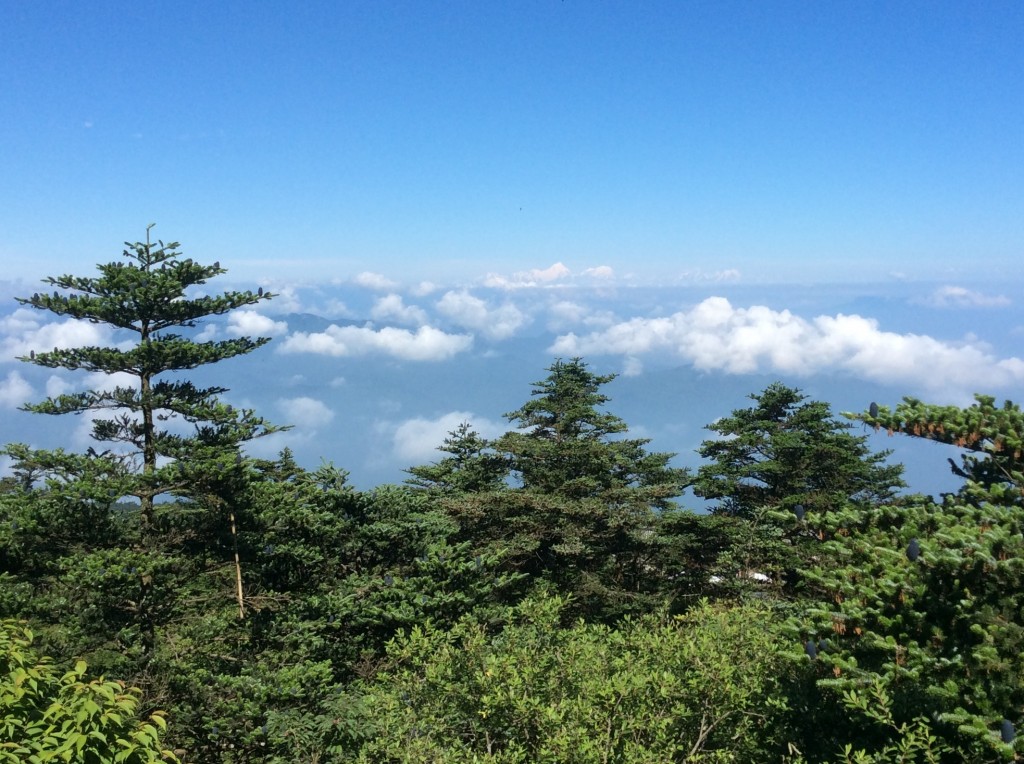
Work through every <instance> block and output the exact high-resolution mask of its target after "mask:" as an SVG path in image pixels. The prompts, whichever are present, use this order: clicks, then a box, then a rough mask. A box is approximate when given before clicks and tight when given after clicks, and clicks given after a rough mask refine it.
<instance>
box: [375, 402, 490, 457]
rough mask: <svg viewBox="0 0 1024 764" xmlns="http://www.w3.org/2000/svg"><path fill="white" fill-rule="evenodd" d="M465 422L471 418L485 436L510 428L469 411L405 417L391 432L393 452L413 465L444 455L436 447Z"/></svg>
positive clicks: (475, 427) (474, 425)
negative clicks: (434, 416)
mask: <svg viewBox="0 0 1024 764" xmlns="http://www.w3.org/2000/svg"><path fill="white" fill-rule="evenodd" d="M463 422H469V423H470V425H471V426H472V428H473V429H474V430H476V431H477V432H478V433H480V435H482V436H483V437H485V438H495V437H497V436H498V435H501V434H502V433H504V432H505V430H506V429H508V428H507V427H505V426H503V425H502V424H501V423H499V422H492V421H489V420H487V419H479V418H477V417H475V416H474V415H473V414H471V413H470V412H468V411H451V412H449V413H447V414H442V415H441V416H439V417H437V418H436V419H425V418H423V417H416V418H413V419H406V420H405V421H404V422H402V423H401V424H399V425H398V426H397V427H395V431H394V435H393V436H392V443H393V451H394V454H395V456H396V457H397V458H399V459H402V460H403V461H404V462H405V463H406V464H410V465H412V464H426V463H429V462H435V461H437V460H438V459H442V458H443V457H444V454H442V453H440V452H439V451H438V450H437V448H438V446H440V445H441V444H442V443H443V442H444V439H445V438H446V437H447V436H448V433H450V432H452V431H453V430H455V429H456V428H458V426H459V425H460V424H462V423H463Z"/></svg>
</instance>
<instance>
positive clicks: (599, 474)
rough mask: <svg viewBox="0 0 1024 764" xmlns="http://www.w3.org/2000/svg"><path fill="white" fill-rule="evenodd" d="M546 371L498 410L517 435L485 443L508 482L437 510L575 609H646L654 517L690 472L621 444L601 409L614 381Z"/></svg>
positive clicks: (572, 367) (620, 428) (566, 366)
mask: <svg viewBox="0 0 1024 764" xmlns="http://www.w3.org/2000/svg"><path fill="white" fill-rule="evenodd" d="M548 371H549V372H550V374H549V376H548V377H547V378H546V379H544V380H542V381H540V382H537V383H535V387H534V389H533V396H534V397H533V398H532V399H531V400H530V401H528V402H527V403H526V404H524V405H523V406H522V407H521V408H519V409H517V410H516V411H513V412H510V413H509V414H506V417H507V418H508V419H509V421H510V422H512V423H513V424H515V425H517V429H515V430H512V431H510V432H507V433H506V434H505V435H503V436H502V437H500V438H498V439H497V440H496V441H494V443H493V444H492V445H493V449H494V451H495V452H496V454H497V455H498V456H499V457H501V459H502V460H503V462H504V463H506V464H508V465H509V468H510V470H511V473H512V486H505V485H504V484H503V485H502V486H500V487H498V488H497V489H495V490H487V491H482V492H478V493H474V494H466V495H464V496H462V497H460V498H458V499H453V500H451V501H447V502H445V503H444V506H445V507H446V509H447V511H449V513H450V514H452V516H453V517H454V518H455V519H456V520H457V522H458V523H459V526H460V535H459V537H460V538H462V539H465V540H468V541H470V542H472V543H473V545H474V547H475V548H476V549H477V550H478V551H481V552H484V553H492V552H497V551H500V553H501V554H503V555H504V559H505V561H506V564H507V565H509V566H510V567H512V568H513V569H514V570H516V571H518V572H524V573H527V574H529V575H531V576H532V577H534V578H540V579H546V580H549V581H552V582H553V583H555V584H556V585H557V586H559V587H561V588H562V589H564V590H565V591H568V592H571V593H573V594H574V595H575V597H576V604H577V606H578V607H579V608H580V609H581V610H582V611H584V612H586V613H588V614H590V615H595V616H599V617H609V618H610V617H614V616H615V615H617V614H621V613H622V612H627V611H629V610H631V609H634V608H636V607H637V605H638V603H639V602H640V601H644V602H645V603H646V604H649V603H648V602H647V601H646V600H645V599H644V597H643V595H645V594H651V593H652V592H653V591H654V590H655V589H656V588H657V583H658V582H657V577H656V576H653V575H651V573H652V570H653V569H654V566H655V565H656V562H657V556H658V551H659V546H658V535H657V532H656V526H657V524H658V516H657V514H656V510H661V509H665V508H667V507H669V506H670V499H671V498H672V497H675V496H677V495H679V494H680V493H681V492H682V490H683V487H684V486H685V483H686V479H687V475H686V472H685V470H682V469H677V468H673V467H670V466H668V462H669V460H670V459H671V458H672V456H673V455H672V454H667V453H653V452H648V451H647V450H646V448H645V447H646V444H647V443H648V441H647V440H644V439H631V438H626V437H622V436H623V434H624V433H626V431H627V429H628V428H627V426H626V424H625V422H623V421H622V420H621V419H620V418H619V417H617V416H615V415H613V414H610V413H608V412H605V411H603V410H601V407H602V406H603V405H604V404H605V403H607V401H608V397H607V396H605V395H604V394H603V393H601V392H600V389H601V387H602V386H603V385H605V384H607V383H608V382H611V381H612V380H613V379H614V375H598V374H594V373H593V372H592V371H590V369H588V367H587V364H586V363H585V362H584V361H583V360H582V359H579V358H574V359H572V360H571V361H568V362H566V361H562V360H556V361H555V363H554V364H553V365H552V366H550V367H549V368H548Z"/></svg>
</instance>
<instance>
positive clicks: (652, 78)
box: [0, 0, 1024, 485]
mask: <svg viewBox="0 0 1024 764" xmlns="http://www.w3.org/2000/svg"><path fill="white" fill-rule="evenodd" d="M1022 39H1024V4H1021V3H1019V2H987V3H984V4H980V3H957V2H947V3H941V4H938V3H913V2H903V3H888V2H886V3H882V2H878V3H873V2H831V3H814V2H770V3H768V2H766V3H755V2H671V3H661V2H649V3H611V2H604V3H601V2H587V3H583V2H579V1H578V0H565V2H551V1H548V2H529V1H528V0H523V1H521V2H514V3H504V4H499V3H480V2H465V3H459V2H447V3H434V4H428V3H420V2H409V3H403V2H387V3H385V2H354V1H353V2H344V3H335V2H305V3H302V4H295V3H270V2H259V3H254V2H245V3H242V2H221V3H198V2H178V3H174V4H171V3H155V2H134V3H127V2H95V3H89V4H72V3H54V2H32V3H29V2H23V3H17V2H9V3H3V4H0V115H2V117H3V118H2V119H0V147H2V149H0V262H2V263H3V268H2V270H0V351H2V355H0V409H2V413H3V416H2V417H0V442H9V441H12V440H30V441H32V443H33V445H42V446H52V445H60V444H64V443H66V442H68V439H69V438H70V440H71V444H72V445H73V446H75V447H84V445H85V444H86V443H87V439H85V430H83V427H82V426H81V425H82V423H78V424H77V425H74V426H73V427H72V428H71V430H70V432H71V434H70V435H69V426H68V425H67V424H66V423H65V424H63V425H61V424H60V423H54V422H46V423H45V424H41V423H39V420H38V417H37V418H33V417H31V416H30V415H28V414H24V413H21V412H18V411H17V410H16V408H17V406H18V405H19V404H20V403H21V402H24V401H26V400H37V399H39V398H40V397H42V396H45V395H46V394H56V393H59V392H61V391H64V390H68V389H81V388H82V387H84V386H88V385H90V384H95V385H101V384H104V383H103V382H102V381H100V380H94V379H93V380H83V379H81V378H78V377H75V375H70V374H62V373H54V372H52V371H51V370H42V369H36V368H34V367H29V366H28V365H26V364H21V363H18V362H17V361H15V359H14V357H15V356H16V355H18V354H23V353H27V351H28V350H29V349H30V348H33V347H38V348H50V347H53V346H54V345H73V344H75V343H78V344H82V343H92V342H97V343H107V342H117V341H120V339H121V338H118V337H116V336H114V335H112V334H109V333H104V332H102V331H100V330H99V329H98V328H97V327H94V326H77V325H72V324H71V323H68V322H61V321H52V320H50V319H49V318H48V317H46V316H45V315H41V314H38V313H33V312H32V311H28V310H26V309H23V308H19V307H18V306H17V304H16V303H15V302H14V301H13V297H14V296H19V295H25V294H31V293H32V292H33V291H36V289H37V288H38V286H37V285H38V280H39V279H40V278H42V277H43V276H47V275H55V274H58V273H65V272H70V273H76V274H80V275H86V274H89V273H91V272H92V268H93V265H94V264H95V263H98V262H107V261H110V260H115V259H117V258H118V257H119V255H120V251H121V248H122V242H123V241H125V240H126V239H127V240H133V241H134V240H137V239H140V238H143V237H144V235H145V227H146V225H147V224H148V223H151V222H156V223H157V228H156V229H155V233H156V235H157V236H159V237H161V238H163V239H165V240H168V241H170V240H177V241H180V242H181V243H182V249H183V251H184V252H185V254H186V255H188V256H191V257H193V258H195V259H197V260H199V261H201V262H207V263H210V262H213V261H215V260H217V261H219V262H220V263H221V264H222V265H224V266H225V267H226V268H228V269H229V273H228V275H227V276H226V277H224V278H223V280H222V283H220V284H218V285H217V286H220V287H221V288H229V287H242V288H252V287H254V286H255V285H256V284H259V285H262V286H264V287H265V288H268V289H270V290H271V291H273V292H275V293H277V294H279V297H278V298H277V299H275V300H273V301H271V302H270V303H269V304H267V305H266V306H265V309H264V310H262V311H261V312H258V313H245V314H242V315H240V316H238V317H237V318H234V319H232V320H231V321H224V322H220V323H216V324H214V325H211V326H210V327H209V328H208V329H207V330H204V331H207V332H208V334H207V335H206V336H209V337H224V336H229V335H230V334H231V333H232V332H234V333H240V332H241V333H251V334H267V335H269V336H273V337H275V341H274V343H272V345H271V346H269V348H267V349H264V350H262V351H260V353H258V354H255V355H256V356H258V358H257V357H254V358H253V359H239V360H237V361H233V362H232V363H236V364H237V367H231V368H228V367H227V365H225V366H224V368H223V369H221V367H220V365H218V368H217V369H216V373H215V374H214V375H213V376H212V377H211V381H215V380H217V379H218V377H217V375H219V374H221V373H223V374H225V375H226V376H227V382H228V386H229V387H231V393H230V394H229V396H231V397H230V398H229V399H230V401H231V402H234V403H238V404H241V405H246V404H251V405H253V406H256V407H257V408H258V409H259V410H260V411H261V413H266V414H267V415H268V416H269V417H270V418H271V419H272V420H274V421H279V422H282V423H292V424H296V425H297V426H296V429H295V430H294V431H293V432H292V433H291V434H288V435H286V436H281V437H280V438H277V439H276V440H274V441H273V442H271V443H270V444H269V445H267V446H265V447H264V446H261V448H264V451H265V452H266V453H267V454H268V455H269V454H270V453H272V450H273V449H274V448H277V447H280V446H281V445H284V444H286V445H289V446H290V447H292V448H294V449H295V450H296V452H297V453H298V454H299V455H300V457H301V458H302V459H303V461H304V462H305V463H306V464H310V465H315V464H316V463H318V461H319V459H320V458H321V457H323V458H327V459H332V460H335V461H337V462H338V463H339V464H340V465H341V466H344V467H346V468H349V469H351V470H352V472H353V475H354V478H355V479H356V482H358V483H360V484H362V485H371V484H374V483H375V482H378V481H384V480H396V479H401V476H402V473H401V469H402V468H404V467H407V466H411V465H412V464H415V463H422V462H424V461H427V460H429V459H430V457H431V454H432V453H433V452H432V449H433V445H434V444H437V443H440V441H441V439H442V438H443V436H444V433H445V431H446V429H450V428H451V427H454V426H455V425H457V424H458V422H459V421H460V420H462V419H469V420H471V421H472V422H474V423H475V424H478V425H479V429H481V430H482V431H484V433H485V434H487V435H494V434H498V433H499V432H500V431H501V428H502V427H503V426H504V424H505V423H504V421H503V420H502V416H501V415H502V414H503V413H504V412H506V411H510V410H512V409H514V408H516V407H518V406H519V405H521V404H522V403H523V401H525V400H526V399H527V398H528V397H529V388H530V382H533V381H536V380H537V379H539V378H541V377H542V376H543V373H544V369H545V368H546V367H547V366H548V365H549V364H550V361H551V359H552V358H553V357H555V356H570V355H575V354H582V355H584V356H585V357H587V358H588V359H589V360H591V362H592V363H593V364H595V367H596V369H597V370H598V371H600V372H601V373H604V372H615V373H618V374H620V375H621V377H620V379H618V380H616V382H615V384H616V385H618V386H619V387H618V388H617V389H611V390H609V391H608V392H609V394H610V395H611V396H612V399H613V402H614V403H616V404H620V405H621V410H620V409H619V408H617V407H616V406H613V407H612V410H613V412H614V413H619V414H622V415H623V416H624V417H625V418H626V420H627V421H628V422H629V423H630V424H631V425H633V426H634V429H635V431H636V432H638V433H639V434H641V435H644V436H646V437H651V438H652V439H653V442H652V447H654V448H656V449H657V450H666V451H676V452H679V453H680V460H681V462H682V463H687V464H691V463H692V462H693V449H694V448H695V447H696V446H697V445H699V443H700V441H701V440H702V439H703V438H704V437H706V436H707V433H706V432H704V431H703V430H702V428H703V426H704V425H705V424H707V423H709V422H711V421H712V420H713V419H714V418H716V417H718V416H722V415H724V414H727V413H728V412H729V411H730V410H731V409H733V408H735V407H739V406H742V405H745V404H746V402H747V401H746V400H745V398H744V396H745V395H746V394H747V393H750V392H756V391H757V390H759V389H761V388H763V387H764V386H765V385H766V384H768V383H769V382H771V381H773V380H774V379H782V380H783V381H785V382H787V383H790V384H793V385H795V386H799V387H801V388H802V389H805V390H806V391H807V392H808V393H809V394H811V395H812V396H814V397H817V398H821V399H824V400H828V401H829V402H831V403H832V404H833V407H834V408H835V409H836V410H859V409H863V408H864V407H865V406H866V405H867V403H868V402H869V401H870V400H874V399H877V400H879V401H880V402H883V403H886V402H888V403H895V402H896V401H898V400H899V398H900V397H901V396H903V395H907V394H910V395H916V396H920V397H923V398H926V399H927V400H930V401H934V402H941V403H958V404H962V403H966V402H968V401H969V400H970V396H971V393H973V392H985V393H991V394H994V395H997V396H1005V397H1011V398H1016V399H1020V398H1021V397H1024V396H1021V395H1020V393H1019V391H1020V389H1021V387H1022V386H1024V359H1022V356H1024V353H1021V352H1020V349H1019V348H1020V343H1021V338H1022V337H1024V309H1022V306H1021V285H1022V283H1024V279H1022V268H1021V265H1020V263H1021V260H1022V256H1024V180H1022V179H1024V141H1022V140H1021V136H1024V46H1022V45H1021V42H1020V41H1021V40H1022ZM303 314H312V315H315V316H317V317H319V318H316V319H311V318H309V316H308V315H303ZM211 373H212V372H211ZM85 424H86V425H87V424H88V423H87V422H85ZM86 429H87V427H86ZM891 445H893V443H892V442H890V441H888V440H887V439H884V442H882V443H879V444H877V446H876V447H879V448H883V447H889V446H891ZM899 448H900V449H903V448H904V446H903V445H900V446H899ZM916 453H917V455H915V453H911V452H903V451H902V450H901V451H900V452H899V453H898V454H897V456H898V457H899V458H906V459H908V460H910V461H911V462H915V460H916V461H917V462H919V463H920V464H922V465H925V464H931V463H939V468H940V469H941V470H944V469H945V456H944V455H943V456H941V457H940V458H938V459H935V458H934V453H933V452H927V451H925V452H916ZM921 454H923V456H922V455H921ZM2 469H3V464H2V463H0V470H2ZM929 469H931V472H930V473H929ZM919 474H922V475H925V476H926V477H928V476H929V475H930V476H931V477H934V476H935V475H937V474H938V473H937V472H936V471H935V469H934V468H929V467H926V466H924V467H921V471H920V473H919ZM931 477H929V479H931ZM938 482H939V483H941V480H939V481H938ZM931 484H932V485H937V484H938V483H936V482H934V481H933V482H932V483H931Z"/></svg>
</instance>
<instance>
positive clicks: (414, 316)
mask: <svg viewBox="0 0 1024 764" xmlns="http://www.w3.org/2000/svg"><path fill="white" fill-rule="evenodd" d="M370 315H371V316H372V317H373V318H374V319H375V320H377V321H397V322H398V323H400V324H412V325H413V326H419V325H421V324H425V323H427V314H426V312H425V311H424V310H423V309H422V308H419V307H417V306H416V305H406V304H405V302H404V301H403V300H402V296H401V295H399V294H389V295H386V296H384V297H379V298H377V300H376V302H374V304H373V309H372V310H371V311H370Z"/></svg>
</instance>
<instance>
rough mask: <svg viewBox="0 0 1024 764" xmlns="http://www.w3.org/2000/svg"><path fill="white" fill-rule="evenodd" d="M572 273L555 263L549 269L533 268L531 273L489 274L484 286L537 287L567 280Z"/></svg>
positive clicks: (504, 287)
mask: <svg viewBox="0 0 1024 764" xmlns="http://www.w3.org/2000/svg"><path fill="white" fill-rule="evenodd" d="M571 273H572V272H571V271H570V270H569V269H568V268H567V267H565V266H564V265H563V264H562V263H555V264H554V265H552V266H550V267H548V268H533V269H532V270H529V271H520V272H518V273H513V274H512V275H511V276H502V275H500V274H497V273H489V274H488V275H487V277H486V278H485V279H484V286H488V287H496V288H498V289H521V288H523V287H536V286H541V285H544V284H550V283H552V282H554V281H559V280H562V279H566V278H568V277H569V276H570V274H571Z"/></svg>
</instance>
